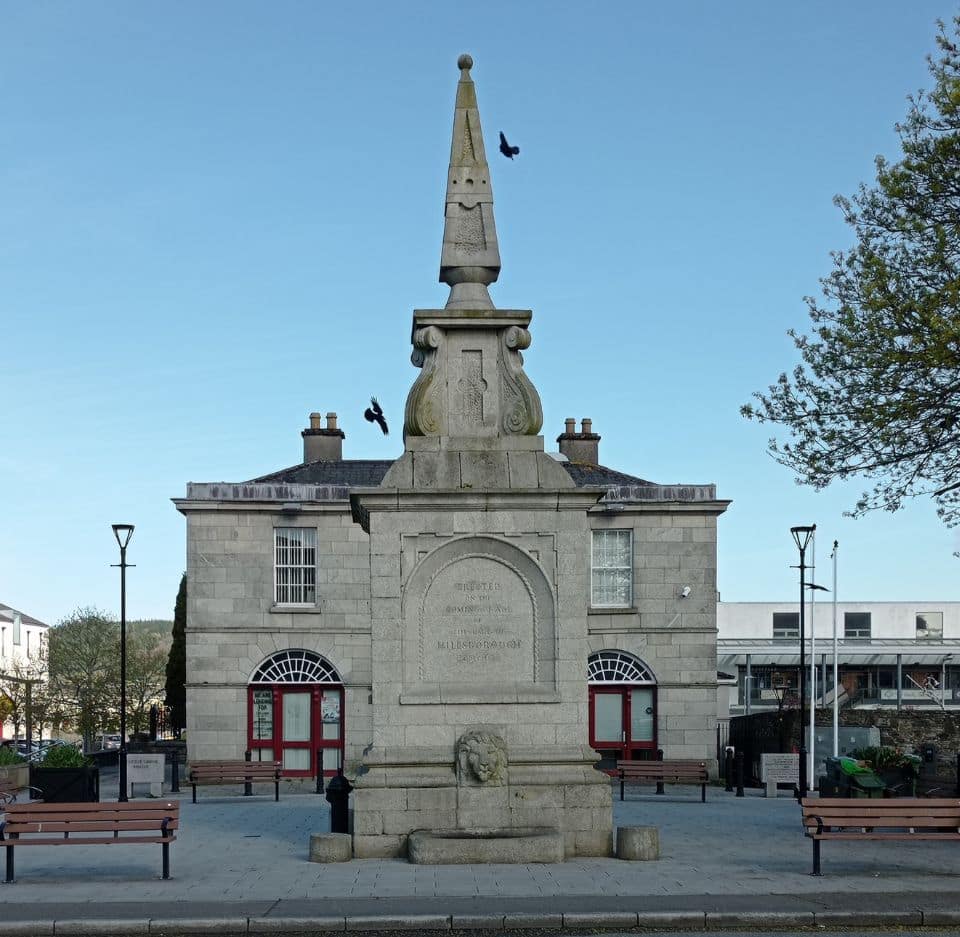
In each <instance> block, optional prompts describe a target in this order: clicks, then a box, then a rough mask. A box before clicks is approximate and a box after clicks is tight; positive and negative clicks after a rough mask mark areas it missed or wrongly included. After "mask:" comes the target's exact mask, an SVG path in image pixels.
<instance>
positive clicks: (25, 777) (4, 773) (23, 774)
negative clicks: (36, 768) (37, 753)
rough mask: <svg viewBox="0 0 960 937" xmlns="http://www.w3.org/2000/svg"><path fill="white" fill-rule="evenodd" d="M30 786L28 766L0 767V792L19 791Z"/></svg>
mask: <svg viewBox="0 0 960 937" xmlns="http://www.w3.org/2000/svg"><path fill="white" fill-rule="evenodd" d="M29 784H30V765H28V764H27V763H26V762H24V763H23V764H22V765H0V791H8V792H12V791H19V790H22V789H23V788H25V787H27V786H28V785H29Z"/></svg>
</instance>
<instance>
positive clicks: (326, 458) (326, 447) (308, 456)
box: [300, 413, 346, 462]
mask: <svg viewBox="0 0 960 937" xmlns="http://www.w3.org/2000/svg"><path fill="white" fill-rule="evenodd" d="M300 435H301V436H302V437H303V461H304V462H340V461H342V459H343V440H344V439H345V438H346V434H345V433H344V432H343V430H342V429H339V428H338V427H337V415H336V413H328V414H327V426H326V429H324V427H323V424H322V423H321V417H320V414H319V413H311V414H310V426H309V427H308V428H307V429H305V430H302V431H301V433H300Z"/></svg>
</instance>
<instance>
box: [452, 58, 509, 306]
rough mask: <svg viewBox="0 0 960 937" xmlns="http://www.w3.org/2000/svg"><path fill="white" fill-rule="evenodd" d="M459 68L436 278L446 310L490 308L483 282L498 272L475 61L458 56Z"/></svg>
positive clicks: (488, 171)
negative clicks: (444, 287)
mask: <svg viewBox="0 0 960 937" xmlns="http://www.w3.org/2000/svg"><path fill="white" fill-rule="evenodd" d="M457 67H458V68H459V69H460V82H459V83H458V84H457V101H456V104H455V106H454V114H453V140H452V142H451V144H450V169H449V170H448V172H447V198H446V211H445V213H444V223H443V249H442V251H441V253H440V282H441V283H447V284H448V285H449V286H450V297H449V298H448V299H447V305H446V308H447V309H492V308H493V302H492V301H491V299H490V294H489V293H488V292H487V285H488V284H490V283H493V282H495V281H496V279H497V277H498V276H499V275H500V250H499V248H498V247H497V228H496V225H495V224H494V221H493V187H492V186H491V185H490V168H489V167H488V166H487V155H486V151H485V150H484V146H483V131H482V130H481V129H480V112H479V111H478V110H477V94H476V91H475V89H474V87H473V79H471V77H470V69H471V68H472V67H473V59H472V58H471V57H470V56H469V55H461V56H460V58H459V59H458V60H457Z"/></svg>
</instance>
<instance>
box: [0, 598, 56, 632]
mask: <svg viewBox="0 0 960 937" xmlns="http://www.w3.org/2000/svg"><path fill="white" fill-rule="evenodd" d="M15 615H19V616H20V624H22V625H39V626H40V627H41V628H49V627H50V626H49V625H47V624H46V622H42V621H39V620H38V619H36V618H34V617H33V616H31V615H28V614H27V613H26V612H21V611H18V610H17V609H15V608H11V607H10V606H9V605H4V604H3V603H2V602H0V621H13V619H14V616H15Z"/></svg>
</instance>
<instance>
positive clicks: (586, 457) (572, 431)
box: [557, 417, 600, 465]
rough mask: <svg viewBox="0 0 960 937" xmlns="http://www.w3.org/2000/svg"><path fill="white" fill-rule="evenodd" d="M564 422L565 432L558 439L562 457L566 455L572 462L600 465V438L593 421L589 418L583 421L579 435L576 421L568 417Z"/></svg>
mask: <svg viewBox="0 0 960 937" xmlns="http://www.w3.org/2000/svg"><path fill="white" fill-rule="evenodd" d="M563 422H564V432H563V433H561V434H560V435H559V436H558V437H557V442H558V443H559V444H560V453H561V455H565V456H566V457H567V458H568V459H569V460H570V461H571V462H580V463H582V464H585V465H599V464H600V437H599V436H598V435H597V434H596V433H594V431H593V420H591V419H590V418H589V417H587V418H585V419H584V420H582V421H581V424H580V432H579V433H578V432H577V429H576V420H574V419H572V418H570V417H568V418H567V419H566V420H564V421H563Z"/></svg>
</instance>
